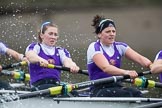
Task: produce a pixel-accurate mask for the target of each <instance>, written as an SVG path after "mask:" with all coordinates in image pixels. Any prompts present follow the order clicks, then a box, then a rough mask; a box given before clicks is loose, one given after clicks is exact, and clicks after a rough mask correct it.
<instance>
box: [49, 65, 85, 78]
mask: <svg viewBox="0 0 162 108" xmlns="http://www.w3.org/2000/svg"><path fill="white" fill-rule="evenodd" d="M47 68H52V69H58V70H63V71H69V72H70V68H68V67H64V66H57V65H53V64H48V66H47ZM78 73H80V74H84V75H88V71H87V70H79V71H78Z"/></svg>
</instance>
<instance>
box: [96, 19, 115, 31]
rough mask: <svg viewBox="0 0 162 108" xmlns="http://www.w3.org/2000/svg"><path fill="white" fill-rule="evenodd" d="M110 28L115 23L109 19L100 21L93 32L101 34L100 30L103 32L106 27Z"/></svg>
mask: <svg viewBox="0 0 162 108" xmlns="http://www.w3.org/2000/svg"><path fill="white" fill-rule="evenodd" d="M111 26H113V27H115V23H114V21H113V20H110V19H104V20H101V21H100V24H99V25H98V27H97V29H96V31H95V32H96V34H98V33H101V32H102V30H104V29H105V28H106V27H111Z"/></svg>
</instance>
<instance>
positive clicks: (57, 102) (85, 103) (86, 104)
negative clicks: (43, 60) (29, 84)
mask: <svg viewBox="0 0 162 108" xmlns="http://www.w3.org/2000/svg"><path fill="white" fill-rule="evenodd" d="M160 101H162V99H160V98H124V97H123V98H104V97H103V98H98V97H93V98H91V97H70V98H69V97H67V98H61V97H60V98H52V97H35V98H28V99H22V100H16V101H11V102H3V103H0V108H71V107H73V108H114V107H115V108H134V107H137V106H140V105H147V104H150V103H154V102H160Z"/></svg>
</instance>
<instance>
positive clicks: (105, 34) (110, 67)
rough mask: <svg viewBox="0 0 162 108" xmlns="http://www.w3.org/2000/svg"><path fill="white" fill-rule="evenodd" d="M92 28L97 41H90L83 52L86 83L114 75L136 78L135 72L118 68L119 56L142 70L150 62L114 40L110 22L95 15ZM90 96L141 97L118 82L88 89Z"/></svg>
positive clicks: (147, 66)
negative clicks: (85, 62) (141, 67)
mask: <svg viewBox="0 0 162 108" xmlns="http://www.w3.org/2000/svg"><path fill="white" fill-rule="evenodd" d="M92 26H93V27H94V29H95V34H96V35H97V38H98V39H97V41H96V42H92V43H91V44H90V45H89V47H88V50H87V67H88V72H89V78H90V80H96V79H101V78H107V77H111V76H114V75H130V77H131V78H135V77H137V76H138V74H137V72H136V71H135V70H126V69H121V68H120V67H121V63H122V61H121V60H122V57H123V56H125V57H126V58H128V59H130V60H132V61H133V62H136V63H138V64H140V65H141V66H143V67H145V68H149V67H150V65H151V63H152V62H151V61H150V60H149V59H147V58H146V57H144V56H142V55H140V54H139V53H138V52H136V51H134V50H133V49H132V48H131V47H129V46H128V45H127V44H126V43H124V42H117V41H115V38H116V26H115V23H114V21H113V20H111V19H107V18H105V17H104V16H99V15H96V16H95V17H94V19H93V24H92ZM91 92H92V94H91V97H142V93H141V92H140V91H139V90H137V89H135V88H131V87H124V86H123V85H122V84H121V82H117V83H112V84H102V85H99V86H93V87H91Z"/></svg>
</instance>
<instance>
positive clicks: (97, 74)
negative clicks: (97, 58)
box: [88, 41, 121, 80]
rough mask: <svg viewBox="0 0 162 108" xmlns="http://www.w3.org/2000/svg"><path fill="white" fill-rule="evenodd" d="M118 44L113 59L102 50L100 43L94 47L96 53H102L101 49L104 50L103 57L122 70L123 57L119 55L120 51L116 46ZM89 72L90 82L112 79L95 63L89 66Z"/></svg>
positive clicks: (115, 43)
mask: <svg viewBox="0 0 162 108" xmlns="http://www.w3.org/2000/svg"><path fill="white" fill-rule="evenodd" d="M117 44H118V43H117V42H114V43H113V45H114V55H113V56H112V57H110V56H109V55H108V54H107V53H106V52H105V51H104V49H103V48H102V46H101V44H100V42H99V41H98V42H96V43H95V45H94V47H95V51H100V47H101V48H102V50H103V55H104V56H105V57H106V58H107V60H108V61H109V63H111V61H113V62H114V66H116V67H118V68H120V65H121V55H120V54H119V51H118V50H117V48H116V45H117ZM88 72H89V77H90V80H96V79H100V78H106V77H110V76H111V75H110V74H107V73H105V72H103V71H102V70H101V69H100V68H99V67H97V65H96V64H95V63H91V64H88Z"/></svg>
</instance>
